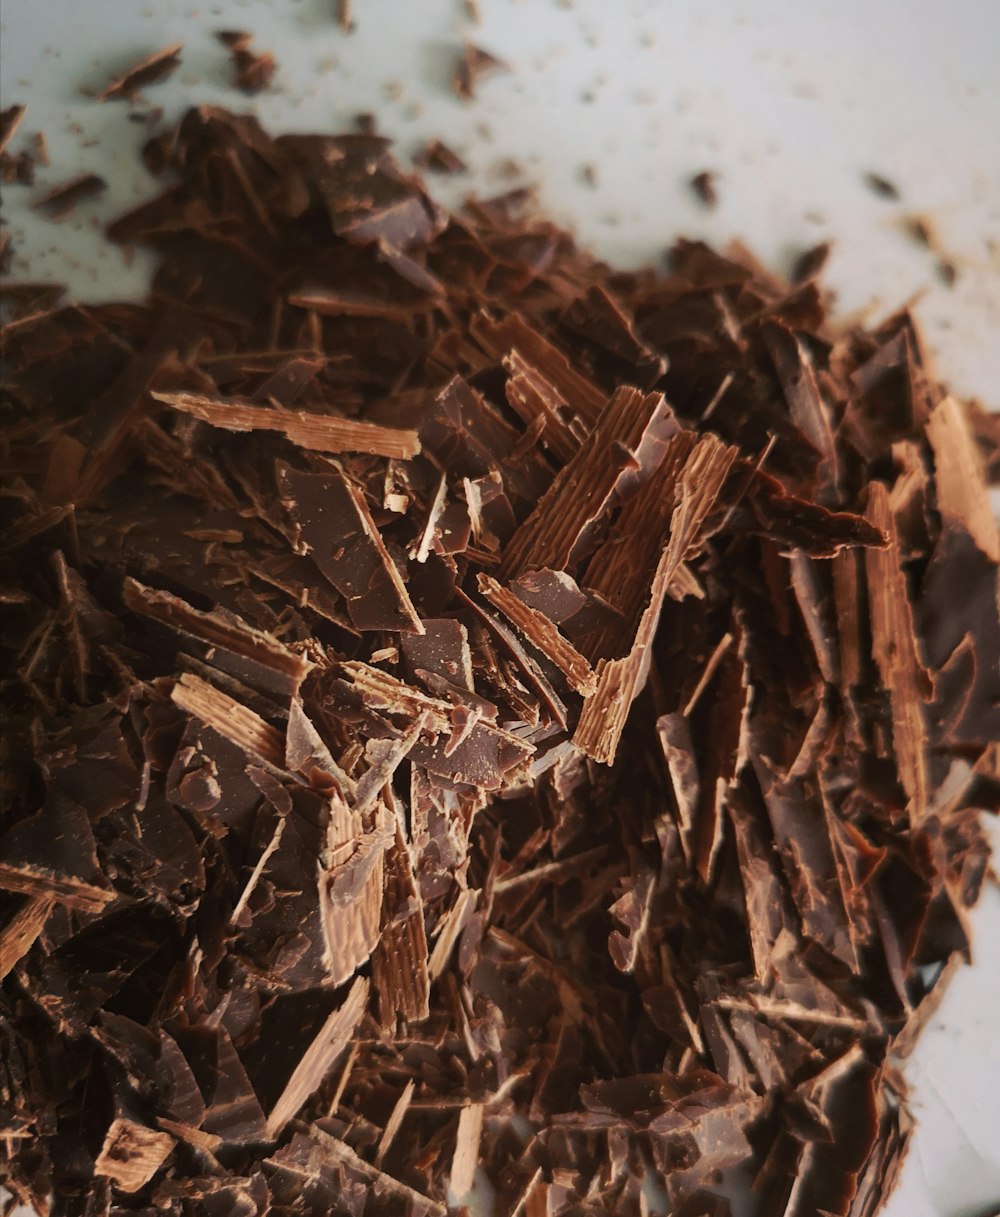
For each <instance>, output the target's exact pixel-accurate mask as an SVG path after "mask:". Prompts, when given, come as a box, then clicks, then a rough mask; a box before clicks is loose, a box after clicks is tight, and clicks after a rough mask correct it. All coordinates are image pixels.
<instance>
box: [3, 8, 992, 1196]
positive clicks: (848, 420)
mask: <svg viewBox="0 0 1000 1217" xmlns="http://www.w3.org/2000/svg"><path fill="white" fill-rule="evenodd" d="M344 11H345V8H344V6H341V9H340V12H341V13H343V12H344ZM244 38H245V36H244V35H243V34H241V33H238V32H227V33H226V35H225V36H224V37H223V41H224V42H226V45H230V46H238V45H245V44H244V42H243V40H244ZM140 67H142V65H140ZM136 71H138V69H137V70H134V71H133V73H132V74H131V76H132V77H134V76H135V74H136ZM472 75H474V73H472ZM133 85H134V88H137V87H138V85H137V84H134V82H133ZM469 86H470V88H471V77H470V80H469ZM129 87H133V86H129ZM125 92H126V90H125V89H124V88H123V87H122V88H119V89H118V93H116V94H115V95H118V94H121V95H124V94H125ZM144 158H145V159H146V160H147V163H150V164H153V165H155V166H156V167H157V171H158V172H165V171H168V170H169V171H170V172H171V182H172V184H171V185H169V186H168V187H167V189H166V190H165V192H164V193H163V194H162V195H161V196H160V197H159V198H156V199H153V200H151V201H150V202H147V203H145V204H144V205H142V206H141V207H139V208H138V209H137V210H135V211H133V212H132V213H131V214H129V215H127V216H124V217H122V218H120V219H119V220H117V221H116V222H115V223H114V224H113V225H112V226H111V229H110V233H111V235H112V237H113V238H114V239H115V240H118V241H121V242H124V243H128V244H132V243H137V242H143V243H146V244H149V245H151V246H153V248H154V250H155V251H156V253H157V258H158V265H157V270H156V273H155V279H154V284H153V289H152V291H151V293H150V296H149V299H148V300H147V301H146V302H145V303H143V304H124V303H120V304H102V305H93V306H87V305H80V304H76V303H73V304H68V305H67V304H63V303H61V301H60V294H59V291H58V289H55V290H54V291H53V288H52V285H48V284H44V283H43V284H35V285H31V284H23V285H12V286H11V287H8V288H7V289H6V290H5V306H4V307H5V310H7V311H6V315H7V316H9V317H10V319H9V320H8V321H7V324H6V326H5V329H4V332H3V340H4V348H5V359H6V367H7V375H6V378H5V386H4V388H5V398H4V405H3V409H4V428H3V431H2V441H0V442H2V447H3V453H2V454H3V468H4V496H5V511H4V523H3V531H2V533H0V542H2V546H3V552H4V577H3V580H2V587H0V612H2V613H3V617H4V630H3V633H2V635H0V638H2V646H3V650H4V663H5V667H4V671H5V673H6V674H7V675H6V679H5V681H4V683H3V686H2V688H3V699H4V711H5V715H4V717H5V727H6V730H5V732H4V736H3V740H2V747H3V765H2V771H0V772H2V781H0V800H2V807H3V825H4V827H3V830H2V836H0V952H2V963H3V967H2V969H0V970H2V971H3V972H4V973H5V979H4V991H3V997H2V999H0V1003H2V1005H0V1008H2V1014H3V1019H2V1024H0V1036H2V1038H3V1048H4V1065H3V1070H2V1071H0V1107H2V1119H3V1126H4V1130H5V1144H6V1146H7V1150H6V1155H7V1157H6V1162H5V1167H6V1180H5V1184H6V1186H7V1188H8V1189H9V1190H10V1191H11V1192H12V1193H13V1196H14V1198H15V1199H16V1200H17V1201H23V1202H25V1203H28V1204H33V1205H35V1206H36V1208H37V1209H38V1211H39V1212H50V1213H52V1214H53V1215H54V1217H60V1215H62V1214H65V1215H66V1217H73V1215H75V1214H80V1215H81V1217H84V1215H87V1217H96V1215H97V1214H104V1215H105V1217H126V1215H127V1214H152V1213H156V1214H161V1215H164V1217H187V1215H188V1214H193V1213H199V1214H200V1213H207V1214H219V1215H220V1217H237V1215H238V1217H265V1215H270V1217H314V1215H315V1217H320V1215H323V1217H326V1215H327V1214H343V1215H344V1217H359V1215H360V1214H362V1213H364V1214H365V1215H366V1217H369V1215H371V1217H394V1215H396V1214H401V1213H409V1214H413V1215H415V1217H425V1215H434V1217H444V1215H445V1214H446V1213H448V1212H453V1211H454V1212H458V1211H462V1209H461V1205H462V1204H463V1202H466V1198H467V1197H469V1195H470V1193H475V1192H476V1191H478V1189H479V1187H480V1184H481V1183H488V1185H489V1187H490V1188H492V1190H493V1191H494V1193H495V1195H496V1210H495V1211H496V1212H497V1214H498V1215H499V1214H501V1213H504V1214H506V1213H511V1214H514V1213H518V1214H529V1215H530V1214H541V1213H553V1214H555V1213H560V1214H570V1213H574V1214H575V1213H580V1214H583V1213H588V1214H594V1215H595V1217H596V1215H597V1214H612V1213H613V1214H616V1217H638V1215H639V1214H642V1213H645V1212H647V1211H648V1194H649V1193H648V1190H647V1182H649V1183H651V1184H652V1185H653V1186H654V1188H655V1190H656V1191H658V1192H660V1193H662V1194H663V1195H665V1196H666V1198H667V1203H669V1205H670V1211H671V1212H674V1213H677V1214H679V1215H684V1214H686V1215H688V1217H701V1215H703V1214H713V1215H716V1217H724V1215H725V1214H727V1213H728V1212H729V1202H728V1200H727V1199H726V1198H725V1195H724V1192H725V1186H726V1185H725V1179H727V1178H728V1177H729V1172H730V1171H731V1170H732V1169H734V1168H736V1169H737V1170H738V1172H739V1173H740V1174H741V1175H742V1176H743V1177H746V1178H749V1179H751V1180H752V1182H753V1193H754V1197H755V1210H754V1211H755V1213H757V1214H759V1217H779V1215H781V1217H788V1215H789V1214H795V1215H798V1217H807V1215H811V1214H813V1213H819V1212H823V1213H827V1214H836V1215H837V1217H871V1215H872V1214H874V1213H875V1212H876V1211H877V1209H878V1208H879V1206H880V1204H881V1203H882V1201H883V1200H884V1199H885V1197H886V1196H887V1195H888V1193H889V1191H890V1190H891V1187H892V1184H893V1181H894V1179H895V1177H896V1173H897V1171H898V1167H899V1163H900V1161H901V1160H902V1157H903V1154H904V1152H905V1150H906V1144H907V1138H908V1135H909V1128H910V1119H909V1116H908V1114H907V1111H906V1107H905V1098H906V1087H905V1083H904V1080H903V1078H902V1077H901V1076H900V1074H899V1072H898V1071H897V1069H896V1068H895V1066H894V1064H893V1058H894V1056H895V1055H896V1054H900V1055H905V1053H906V1052H908V1051H909V1050H910V1049H911V1047H912V1044H913V1041H914V1039H915V1038H916V1036H917V1034H918V1032H919V1029H920V1027H921V1025H923V1023H924V1022H925V1021H926V1020H927V1019H928V1018H929V1017H930V1015H931V1012H932V1011H933V1008H934V1005H935V1003H936V1001H937V1000H938V999H939V997H940V992H941V988H942V986H943V984H944V983H945V982H946V980H947V978H948V977H950V976H951V975H952V974H953V972H954V970H955V965H956V963H957V962H958V961H959V960H960V959H961V957H962V956H963V955H966V954H967V953H968V950H969V940H968V920H967V914H968V910H969V908H970V906H971V905H972V904H973V903H974V902H975V900H976V898H977V894H978V892H979V889H980V886H981V884H982V882H983V880H984V876H985V874H986V871H987V866H988V851H987V847H986V841H985V837H984V834H983V833H982V831H981V828H980V825H979V814H980V812H981V811H983V810H990V811H996V810H997V807H998V803H1000V798H998V791H1000V775H998V771H997V747H996V742H995V741H996V739H997V737H998V735H1000V721H998V710H997V707H998V706H1000V686H998V677H997V671H998V665H997V658H998V655H1000V632H998V627H997V616H996V608H995V605H996V589H997V563H998V560H1000V538H998V534H997V529H996V525H995V523H994V521H993V519H992V516H991V514H990V510H989V503H988V498H987V491H986V485H985V482H984V479H983V468H984V467H985V468H987V469H989V470H992V471H993V472H994V473H995V472H996V470H997V469H998V468H1000V459H998V439H1000V437H998V435H997V428H996V427H995V426H994V424H993V423H992V421H991V420H990V419H989V418H988V417H987V416H986V415H985V414H984V413H983V412H982V411H980V410H976V409H974V408H969V407H966V405H964V404H963V403H961V402H959V401H958V400H956V399H955V398H953V397H951V396H949V395H948V394H947V393H946V392H945V390H944V389H943V388H942V386H941V385H940V384H939V383H938V382H937V381H936V379H935V378H934V376H933V373H932V371H931V369H930V367H929V365H928V363H927V359H926V356H925V354H924V352H923V348H922V346H921V343H920V339H919V335H918V333H917V330H916V327H915V324H914V322H913V319H912V318H911V317H910V315H909V314H908V313H906V312H905V311H904V312H901V313H898V314H896V315H895V316H893V317H890V318H889V319H888V320H887V321H885V322H883V323H882V324H881V325H880V326H878V327H877V328H875V329H871V330H865V329H861V328H858V327H854V328H851V329H847V330H844V329H839V328H836V327H835V326H833V325H832V324H831V323H830V322H829V321H828V320H827V318H826V315H825V297H824V295H823V294H822V292H821V290H820V288H819V286H818V284H817V281H816V275H817V274H818V272H819V270H820V269H821V266H822V263H823V260H824V258H825V255H826V247H825V246H820V247H817V249H815V250H812V251H809V253H808V254H807V255H806V256H805V257H804V258H803V259H802V260H801V261H800V264H799V266H798V268H797V274H796V282H795V283H794V284H789V283H787V282H785V281H783V280H782V279H780V278H778V277H777V276H775V275H772V274H770V273H768V272H767V271H765V270H764V269H763V268H762V267H760V266H759V265H758V264H757V263H756V262H754V260H753V259H752V258H751V257H750V255H749V254H748V253H746V251H744V250H742V249H740V248H739V247H735V246H734V247H733V248H730V249H728V250H727V251H725V252H724V253H717V252H715V251H713V250H711V249H710V248H708V247H707V246H706V245H703V244H701V243H698V242H679V243H678V244H677V245H676V246H675V248H674V250H673V252H672V260H671V267H670V270H669V272H668V273H667V274H666V275H652V274H649V273H648V272H638V273H635V274H625V273H614V274H612V273H611V272H610V271H609V270H608V268H607V267H606V266H604V265H603V264H601V263H599V262H597V261H595V260H594V259H592V258H590V257H589V256H587V255H586V254H585V253H583V252H581V251H580V250H578V249H577V248H576V247H575V246H574V244H573V242H572V240H571V239H570V238H569V237H568V236H567V235H566V234H565V233H562V232H560V231H559V230H558V229H557V228H555V227H554V226H553V225H552V224H549V223H545V222H542V221H538V220H532V219H526V218H525V216H524V210H523V208H524V197H523V194H520V193H516V192H515V193H512V194H508V195H505V196H501V197H500V198H498V199H492V200H486V201H479V202H472V203H470V204H468V205H467V207H466V208H465V209H464V210H463V211H462V212H460V213H459V214H456V215H450V216H449V215H446V214H444V213H443V212H442V211H441V210H440V209H439V208H438V207H437V206H435V204H434V203H433V202H432V201H431V199H430V198H429V196H428V195H427V193H426V191H425V189H424V187H423V185H422V183H421V182H420V181H419V179H417V178H414V177H410V176H408V175H407V174H406V173H404V172H403V171H402V169H401V168H400V167H399V166H398V165H397V164H396V162H395V161H394V159H393V158H392V155H391V153H390V151H389V148H388V144H387V141H385V140H384V139H382V138H380V137H379V136H377V135H375V134H374V133H373V132H372V131H369V130H365V129H362V130H361V131H360V132H356V133H353V134H350V135H345V136H339V137H320V136H294V135H284V136H280V137H277V138H272V137H271V136H270V135H268V134H267V133H266V132H265V131H264V130H263V129H262V128H261V127H260V125H259V124H258V123H257V122H256V120H254V119H253V118H250V117H247V116H237V115H233V114H229V113H227V112H225V111H223V110H221V109H218V108H215V107H211V106H203V107H200V108H198V109H195V110H192V111H190V112H189V113H188V114H187V115H185V117H184V118H183V119H182V121H181V122H180V124H179V125H178V126H177V127H176V129H174V130H172V131H170V132H166V133H164V135H163V136H162V137H157V139H156V140H155V141H153V143H152V145H150V144H148V145H147V148H146V150H145V151H144ZM429 163H430V162H429ZM71 185H72V184H71ZM63 189H64V191H65V188H63ZM55 203H56V206H57V207H58V206H59V197H58V192H57V194H56V198H55ZM50 205H51V201H50ZM450 1202H455V1204H457V1205H458V1206H459V1207H458V1208H455V1207H453V1206H452V1207H449V1204H450Z"/></svg>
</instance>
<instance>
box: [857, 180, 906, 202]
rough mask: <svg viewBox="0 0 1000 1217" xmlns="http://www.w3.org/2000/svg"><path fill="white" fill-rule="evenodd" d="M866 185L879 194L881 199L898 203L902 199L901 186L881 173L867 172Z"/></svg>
mask: <svg viewBox="0 0 1000 1217" xmlns="http://www.w3.org/2000/svg"><path fill="white" fill-rule="evenodd" d="M864 180H865V185H866V186H867V187H868V189H869V190H871V192H872V193H873V194H876V195H878V197H879V198H880V199H886V200H887V201H888V202H891V203H898V202H899V199H900V197H901V196H900V193H899V188H898V187H897V186H896V185H895V183H893V182H890V181H889V179H888V178H887V177H883V176H882V175H881V174H880V173H866V174H865V175H864Z"/></svg>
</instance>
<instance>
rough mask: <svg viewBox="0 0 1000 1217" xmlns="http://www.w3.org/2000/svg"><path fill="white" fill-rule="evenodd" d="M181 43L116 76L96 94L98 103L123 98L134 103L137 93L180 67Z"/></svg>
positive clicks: (165, 48) (168, 47)
mask: <svg viewBox="0 0 1000 1217" xmlns="http://www.w3.org/2000/svg"><path fill="white" fill-rule="evenodd" d="M182 49H183V43H180V42H178V43H175V44H174V45H173V46H167V47H164V48H163V49H162V50H160V51H155V52H154V53H153V54H152V55H149V56H147V57H146V58H145V59H141V60H140V61H139V62H138V63H136V64H133V65H132V67H130V68H129V69H128V70H127V71H126V72H123V73H122V74H121V75H120V76H116V77H115V78H114V80H112V81H111V83H110V84H109V85H107V86H106V88H105V89H104V90H103V91H102V92H100V93H98V95H97V100H98V101H112V100H117V99H118V98H124V99H125V100H126V101H135V99H136V98H137V97H138V95H139V93H140V92H141V91H142V90H143V89H145V88H148V86H149V85H152V84H158V83H159V82H160V81H161V80H166V79H167V77H168V76H172V75H173V74H174V72H176V71H177V69H178V68H179V67H180V65H181V50H182Z"/></svg>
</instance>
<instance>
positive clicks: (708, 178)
mask: <svg viewBox="0 0 1000 1217" xmlns="http://www.w3.org/2000/svg"><path fill="white" fill-rule="evenodd" d="M717 181H718V174H716V173H712V172H711V171H710V170H708V169H703V170H702V172H701V173H696V174H695V175H694V177H693V178H692V179H691V189H692V190H693V191H694V192H695V194H696V195H697V196H698V198H699V199H700V200H701V202H702V203H703V204H704V205H705V206H706V207H709V208H712V207H715V206H716V205H717V203H718V202H719V194H718V191H717V190H716V188H715V183H716V182H717Z"/></svg>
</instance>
